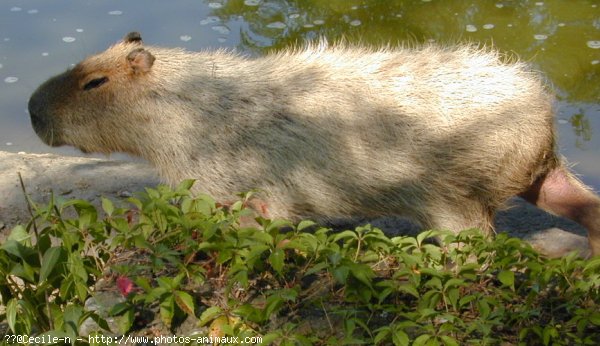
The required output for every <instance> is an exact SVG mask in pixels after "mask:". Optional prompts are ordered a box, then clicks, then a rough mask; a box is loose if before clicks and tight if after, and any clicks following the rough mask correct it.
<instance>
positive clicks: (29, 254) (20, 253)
mask: <svg viewBox="0 0 600 346" xmlns="http://www.w3.org/2000/svg"><path fill="white" fill-rule="evenodd" d="M0 249H3V250H4V251H6V252H8V253H9V254H11V255H14V256H17V257H19V258H20V259H22V260H23V261H30V260H32V258H34V257H35V256H36V252H35V251H34V250H33V249H31V248H29V247H25V246H23V245H22V244H21V243H19V242H18V241H16V240H13V239H7V240H6V242H4V244H2V246H1V247H0Z"/></svg>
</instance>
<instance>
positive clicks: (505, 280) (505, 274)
mask: <svg viewBox="0 0 600 346" xmlns="http://www.w3.org/2000/svg"><path fill="white" fill-rule="evenodd" d="M498 280H500V282H501V283H502V284H503V285H505V286H508V287H510V288H511V289H512V290H514V289H515V273H514V272H512V271H510V270H503V271H501V272H500V273H498Z"/></svg>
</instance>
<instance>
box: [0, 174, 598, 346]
mask: <svg viewBox="0 0 600 346" xmlns="http://www.w3.org/2000/svg"><path fill="white" fill-rule="evenodd" d="M192 183H193V182H192V181H185V182H183V183H182V184H181V185H180V186H178V187H176V188H175V189H171V188H168V187H165V186H159V187H157V188H155V189H150V188H149V189H146V192H145V193H144V194H141V195H140V196H138V197H136V198H130V199H129V200H128V203H129V205H130V206H129V207H125V208H120V207H115V205H113V203H112V202H111V201H109V200H107V199H104V200H103V201H102V212H103V214H104V216H103V217H102V218H99V217H98V214H99V212H97V211H96V210H95V209H94V208H92V207H91V206H90V205H89V204H88V203H87V202H83V201H67V202H55V201H51V202H50V204H49V205H48V206H46V207H36V212H35V218H34V219H35V220H37V221H36V222H37V223H39V224H42V223H43V224H44V226H43V228H41V229H38V230H36V229H35V228H34V226H35V224H36V222H31V223H29V224H28V225H26V226H18V227H16V228H15V229H13V231H12V233H11V235H10V237H9V239H8V240H7V241H6V242H5V243H4V244H3V245H2V246H1V247H0V261H2V262H1V270H2V273H1V274H2V277H1V278H0V280H2V281H1V283H0V290H1V291H0V294H1V295H2V303H3V304H4V305H6V314H5V315H4V316H2V317H3V319H4V320H5V321H6V323H7V324H8V326H9V328H10V330H11V332H12V333H14V334H18V333H30V335H36V333H37V334H38V335H39V334H42V333H51V334H52V335H69V336H75V335H78V332H79V326H80V325H81V323H82V321H84V320H86V319H87V318H93V319H94V320H96V321H98V325H99V330H98V331H97V332H98V333H109V331H108V326H107V325H106V323H105V322H104V321H103V320H102V319H101V318H100V317H99V316H97V315H96V313H94V312H90V311H87V310H86V309H85V307H84V302H85V300H86V298H87V297H89V296H90V295H92V294H94V290H93V289H92V287H93V286H94V284H95V282H96V281H97V280H98V279H99V278H100V277H102V278H104V279H105V280H108V281H110V280H113V281H112V282H114V285H115V287H118V290H119V291H120V292H121V294H123V296H124V297H125V300H124V301H122V302H120V303H117V304H115V305H114V306H113V307H112V309H111V313H112V315H113V316H115V317H116V318H118V319H120V320H119V323H118V326H119V328H120V330H119V331H112V332H113V333H114V332H118V333H121V334H137V335H148V334H147V333H148V331H147V330H144V329H143V328H142V329H140V327H139V323H138V324H136V321H137V320H138V319H139V318H140V315H141V314H139V312H140V311H154V313H155V314H156V316H158V317H157V318H158V320H159V321H160V323H161V324H162V325H163V326H164V330H165V331H168V332H169V333H173V332H174V331H176V330H177V327H178V326H179V325H180V324H181V323H182V322H183V321H185V320H187V319H190V320H192V321H195V322H194V323H195V324H196V325H197V326H198V327H199V328H203V329H201V330H203V332H201V333H204V335H211V336H232V337H249V336H260V337H261V338H262V344H264V345H267V344H275V345H330V344H331V345H333V344H352V345H355V344H376V345H388V344H394V345H469V344H477V345H480V344H482V345H495V344H502V343H509V344H523V345H528V344H540V345H571V344H582V345H585V344H589V345H593V344H597V343H599V342H600V336H599V335H600V309H598V307H599V303H600V293H599V291H600V260H599V259H597V258H595V259H591V260H583V259H580V258H578V257H577V256H576V255H575V254H571V255H568V256H565V257H563V258H559V259H548V258H545V257H543V256H541V255H539V254H538V253H537V252H536V251H534V250H533V249H532V248H531V247H530V246H529V245H528V244H526V243H524V242H522V241H521V240H519V239H515V238H510V237H508V236H507V235H505V234H499V235H497V237H495V239H494V240H490V239H486V238H485V237H483V236H482V235H481V234H480V233H479V232H477V230H467V231H464V232H462V233H460V234H458V235H455V234H451V233H447V232H439V231H427V232H423V233H421V234H419V235H417V236H416V237H408V236H400V237H393V238H390V237H388V236H386V235H385V234H384V233H383V232H381V230H379V229H377V228H373V227H371V226H370V225H365V226H360V227H357V228H355V229H353V230H342V231H333V230H331V229H329V228H326V227H321V226H319V225H316V224H315V223H313V222H311V221H302V222H300V223H298V224H292V223H290V222H288V221H285V220H267V219H264V218H260V217H258V218H255V217H254V216H253V215H252V213H251V211H250V210H248V209H247V208H246V205H248V204H249V201H250V200H251V199H252V198H253V193H248V194H243V195H241V196H240V199H239V200H238V201H237V202H235V203H233V204H230V205H226V206H225V205H220V204H219V203H217V202H216V201H214V200H213V199H212V198H211V197H209V196H206V195H197V196H194V195H192V194H191V193H190V191H189V189H190V187H191V186H192ZM66 209H70V210H75V214H76V215H75V217H72V218H67V217H64V214H65V213H64V211H65V210H66ZM248 221H252V222H250V223H249V222H248ZM57 240H60V241H57ZM78 342H79V343H81V344H85V343H86V342H85V338H84V339H81V340H80V341H78Z"/></svg>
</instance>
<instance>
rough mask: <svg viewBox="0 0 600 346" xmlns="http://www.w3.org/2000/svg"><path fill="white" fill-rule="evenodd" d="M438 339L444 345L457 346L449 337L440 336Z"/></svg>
mask: <svg viewBox="0 0 600 346" xmlns="http://www.w3.org/2000/svg"><path fill="white" fill-rule="evenodd" d="M440 339H442V341H443V342H444V345H447V346H459V344H458V342H457V341H456V340H455V339H454V338H452V337H450V336H447V335H442V336H440Z"/></svg>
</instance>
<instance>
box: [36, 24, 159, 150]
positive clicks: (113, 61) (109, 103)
mask: <svg viewBox="0 0 600 346" xmlns="http://www.w3.org/2000/svg"><path fill="white" fill-rule="evenodd" d="M154 61H155V58H154V56H153V55H152V54H151V53H150V52H149V51H148V50H146V49H144V48H143V47H142V39H141V36H140V34H139V33H137V32H132V33H129V34H128V35H126V36H125V38H124V39H123V40H122V41H121V42H119V43H117V44H115V45H113V46H112V47H110V48H108V49H107V50H106V51H104V52H102V53H100V54H97V55H94V56H90V57H88V58H86V59H85V60H83V61H82V62H80V63H79V64H77V65H76V66H75V67H73V68H71V69H69V70H68V71H66V72H64V73H62V74H60V75H57V76H55V77H52V78H50V79H49V80H48V81H46V82H45V83H44V84H42V85H41V86H40V87H39V88H38V89H37V90H36V91H35V92H34V93H33V95H32V96H31V99H30V100H29V114H30V116H31V123H32V125H33V128H34V130H35V132H36V133H37V134H38V136H39V137H40V138H41V139H42V140H43V141H44V142H45V143H46V144H48V145H51V146H61V145H73V146H75V147H77V148H79V149H81V150H82V151H83V152H101V153H108V152H113V151H125V152H131V151H132V148H127V147H125V146H127V145H126V141H122V140H115V138H123V137H124V136H125V137H126V136H127V135H124V134H116V133H114V132H115V131H120V129H122V128H123V126H122V125H123V124H124V123H126V122H139V121H143V120H144V119H135V116H132V115H131V114H136V113H135V112H133V113H132V112H131V109H132V108H135V107H139V105H138V102H137V101H136V100H138V99H140V96H141V95H143V94H148V93H149V92H150V91H148V90H149V88H148V87H147V86H149V85H150V84H151V83H153V81H152V79H153V78H152V66H153V64H154ZM138 114H142V113H141V112H139V113H138ZM132 117H133V118H132ZM146 121H147V119H146ZM131 135H133V136H135V135H134V134H131Z"/></svg>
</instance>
